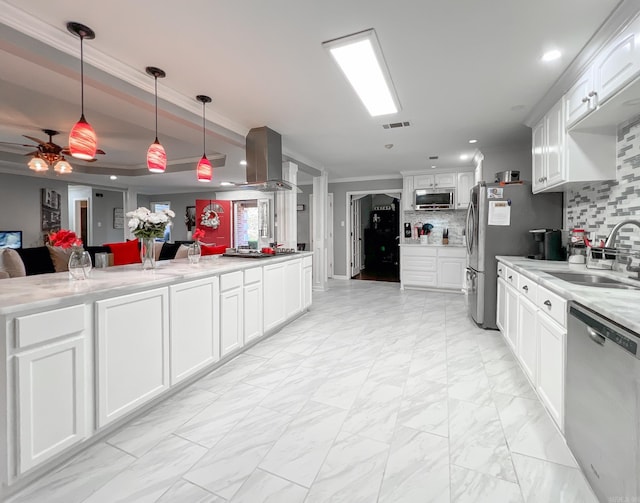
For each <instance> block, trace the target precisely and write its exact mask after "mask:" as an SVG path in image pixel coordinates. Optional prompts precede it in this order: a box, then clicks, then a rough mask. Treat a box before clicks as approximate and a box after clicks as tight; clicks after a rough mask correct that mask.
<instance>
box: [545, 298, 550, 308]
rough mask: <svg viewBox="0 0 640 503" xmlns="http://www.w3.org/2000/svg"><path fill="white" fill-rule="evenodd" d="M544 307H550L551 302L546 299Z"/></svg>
mask: <svg viewBox="0 0 640 503" xmlns="http://www.w3.org/2000/svg"><path fill="white" fill-rule="evenodd" d="M544 305H545V306H547V307H551V301H550V300H548V299H547V300H545V301H544Z"/></svg>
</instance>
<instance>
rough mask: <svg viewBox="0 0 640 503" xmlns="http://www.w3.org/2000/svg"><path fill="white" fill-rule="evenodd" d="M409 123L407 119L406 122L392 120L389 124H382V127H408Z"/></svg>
mask: <svg viewBox="0 0 640 503" xmlns="http://www.w3.org/2000/svg"><path fill="white" fill-rule="evenodd" d="M410 125H411V123H410V122H409V121H406V122H392V123H391V124H383V125H382V127H383V128H385V129H395V128H398V127H409V126H410Z"/></svg>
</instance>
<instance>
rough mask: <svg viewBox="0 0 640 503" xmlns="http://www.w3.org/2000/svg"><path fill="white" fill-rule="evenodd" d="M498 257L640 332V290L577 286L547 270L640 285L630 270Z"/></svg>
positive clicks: (517, 270) (560, 293) (506, 263)
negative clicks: (582, 274) (548, 272)
mask: <svg viewBox="0 0 640 503" xmlns="http://www.w3.org/2000/svg"><path fill="white" fill-rule="evenodd" d="M496 259H497V260H500V261H501V262H502V263H504V264H505V265H507V266H508V267H511V268H513V269H514V270H515V271H516V272H518V273H519V274H523V275H524V276H527V277H528V278H530V279H532V280H534V281H536V282H537V283H539V284H540V285H542V286H544V287H545V288H548V289H549V290H551V291H553V292H555V293H557V294H558V295H560V296H562V297H564V298H565V299H567V300H572V301H575V302H577V303H579V304H582V305H583V306H585V307H587V308H589V309H591V310H593V311H595V312H597V313H599V314H601V315H602V316H604V317H605V318H608V319H610V320H612V321H615V322H616V323H618V324H620V325H623V326H625V327H627V328H629V329H630V330H633V331H635V332H638V333H640V290H624V289H616V288H603V287H594V286H581V285H574V284H573V283H569V282H567V281H564V280H561V279H559V278H556V277H554V276H551V275H550V274H547V273H546V272H547V271H551V272H561V271H564V272H576V273H578V272H579V273H587V274H597V275H600V276H607V277H610V278H615V279H617V280H620V281H622V282H625V283H629V284H631V285H635V286H639V287H640V281H634V280H632V279H629V278H628V276H629V274H630V273H622V272H615V271H606V270H605V271H603V270H600V269H587V268H586V266H585V265H584V264H569V263H568V262H555V261H550V260H533V259H528V258H522V257H506V256H497V257H496Z"/></svg>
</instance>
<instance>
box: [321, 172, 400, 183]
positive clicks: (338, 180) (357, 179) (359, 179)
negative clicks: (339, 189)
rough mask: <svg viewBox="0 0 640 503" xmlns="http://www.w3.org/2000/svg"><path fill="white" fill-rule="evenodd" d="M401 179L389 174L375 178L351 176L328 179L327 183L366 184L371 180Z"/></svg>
mask: <svg viewBox="0 0 640 503" xmlns="http://www.w3.org/2000/svg"><path fill="white" fill-rule="evenodd" d="M399 179H402V175H401V174H400V173H390V174H388V175H375V176H352V177H347V178H333V179H331V178H330V179H329V183H347V182H366V181H373V180H399Z"/></svg>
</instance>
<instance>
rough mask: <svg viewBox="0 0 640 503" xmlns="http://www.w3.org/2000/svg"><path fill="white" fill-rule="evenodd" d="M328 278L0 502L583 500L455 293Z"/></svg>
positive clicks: (519, 384) (589, 497) (531, 402)
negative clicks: (241, 344) (228, 353)
mask: <svg viewBox="0 0 640 503" xmlns="http://www.w3.org/2000/svg"><path fill="white" fill-rule="evenodd" d="M329 286H330V289H329V290H328V291H327V292H314V303H313V307H312V309H311V311H310V312H309V313H307V314H305V315H304V316H303V317H301V318H299V319H298V320H296V321H295V322H293V323H292V324H290V325H289V326H287V327H285V328H284V329H283V330H281V331H280V332H279V333H277V334H276V335H274V336H273V337H271V338H269V339H267V340H265V341H262V342H260V343H259V344H257V345H256V346H254V347H252V348H250V349H248V350H247V351H246V352H245V353H244V354H242V355H240V356H239V357H237V358H236V359H234V360H233V361H231V362H229V363H228V364H226V365H225V366H224V367H222V368H220V369H218V370H216V371H214V372H213V373H211V374H209V375H208V376H205V377H204V378H203V379H201V380H199V381H198V382H196V383H194V384H193V385H191V386H190V387H189V388H187V389H185V390H183V391H182V392H180V393H178V394H177V395H175V396H173V397H171V398H170V399H168V400H167V401H165V402H163V403H161V404H159V405H158V406H156V407H155V408H154V409H152V410H150V411H149V412H148V413H146V414H145V415H144V416H142V417H138V418H136V419H134V420H132V421H131V422H129V423H128V424H126V425H124V426H123V427H122V428H120V429H119V430H118V431H116V432H115V433H113V434H112V435H111V436H110V437H109V438H107V439H105V441H103V442H100V443H97V444H95V445H93V446H91V447H90V448H89V449H88V450H86V451H84V452H82V453H81V454H80V455H78V456H77V457H76V458H74V459H72V460H71V461H70V462H68V463H67V464H66V465H64V466H61V467H60V468H58V469H56V470H54V471H53V472H52V473H50V474H49V475H47V476H45V477H44V478H42V479H41V480H39V481H38V482H37V483H35V484H33V485H32V486H30V487H28V488H27V489H26V490H25V491H23V492H22V493H21V494H18V495H17V496H16V497H14V498H13V499H12V500H11V503H19V502H20V503H23V502H38V503H41V502H42V503H58V502H59V503H81V502H91V503H98V502H104V503H107V502H108V503H116V502H123V503H124V502H127V503H133V502H150V503H151V502H161V503H169V502H176V503H178V502H179V503H195V502H203V503H204V502H208V503H222V502H233V503H237V502H243V503H244V502H246V503H261V502H271V503H296V502H300V503H302V502H306V503H312V502H314V503H315V502H332V503H334V502H335V503H338V502H345V503H359V502H362V503H369V502H379V503H391V502H398V503H413V502H416V503H417V502H421V503H427V502H443V503H445V502H446V503H449V502H455V503H462V502H469V503H482V502H490V503H511V502H514V503H515V502H518V503H538V502H539V503H555V502H561V503H597V501H596V499H595V497H594V496H593V494H592V493H591V490H590V488H589V487H588V485H587V483H586V482H585V479H584V477H583V475H582V474H581V472H580V471H579V469H578V468H577V467H576V465H575V462H574V460H573V458H572V456H571V454H570V452H569V451H568V449H567V447H566V445H565V444H564V442H563V440H562V438H561V436H560V435H559V434H558V432H557V431H556V430H555V428H554V426H553V424H552V422H551V420H550V419H549V417H548V416H547V414H546V412H545V410H544V409H543V407H542V405H541V404H540V402H539V401H538V399H537V398H536V395H535V393H534V391H533V390H532V388H531V387H530V385H529V383H528V381H527V380H526V378H525V376H524V375H523V374H522V372H521V371H520V369H519V367H518V365H517V363H516V362H515V360H514V358H513V356H512V355H511V353H510V351H509V350H508V348H507V347H506V346H505V343H504V342H503V340H502V337H501V335H500V334H499V333H498V332H495V331H484V330H480V329H478V328H477V327H475V326H474V325H473V324H472V323H471V322H470V320H469V319H468V318H467V316H466V310H465V304H464V297H463V296H461V295H456V294H445V293H437V292H418V291H400V290H399V288H398V285H394V284H389V283H383V282H367V281H331V282H330V283H329Z"/></svg>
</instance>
